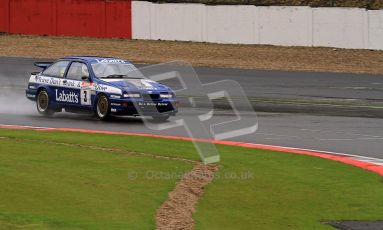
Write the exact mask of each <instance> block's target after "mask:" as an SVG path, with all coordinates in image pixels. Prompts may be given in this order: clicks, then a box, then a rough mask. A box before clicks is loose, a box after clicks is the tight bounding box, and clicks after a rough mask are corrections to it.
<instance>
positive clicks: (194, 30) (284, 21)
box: [132, 1, 383, 50]
mask: <svg viewBox="0 0 383 230" xmlns="http://www.w3.org/2000/svg"><path fill="white" fill-rule="evenodd" d="M132 37H133V39H149V40H178V41H197V42H213V43H229V44H230V43H231V44H268V45H281V46H316V47H318V46H319V47H320V46H325V47H338V48H351V49H375V50H383V10H365V9H358V8H311V7H293V6H291V7H278V6H271V7H265V6H248V5H246V6H245V5H244V6H234V5H226V6H207V5H203V4H180V3H175V4H171V3H169V4H156V3H150V2H145V1H132Z"/></svg>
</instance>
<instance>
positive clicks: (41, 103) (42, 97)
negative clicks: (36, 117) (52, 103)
mask: <svg viewBox="0 0 383 230" xmlns="http://www.w3.org/2000/svg"><path fill="white" fill-rule="evenodd" d="M36 107H37V111H38V112H39V113H40V114H42V115H45V116H51V115H53V114H54V111H53V110H52V109H51V108H49V95H48V92H47V91H46V90H45V89H43V90H41V91H40V92H39V93H38V94H37V99H36Z"/></svg>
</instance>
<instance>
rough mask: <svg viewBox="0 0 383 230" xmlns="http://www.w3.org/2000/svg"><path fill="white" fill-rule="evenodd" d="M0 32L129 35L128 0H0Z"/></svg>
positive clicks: (91, 35) (130, 28)
mask: <svg viewBox="0 0 383 230" xmlns="http://www.w3.org/2000/svg"><path fill="white" fill-rule="evenodd" d="M0 32H9V33H14V34H37V35H59V36H60V35H62V36H89V37H117V38H131V34H132V26H131V0H107V1H106V0H1V2H0Z"/></svg>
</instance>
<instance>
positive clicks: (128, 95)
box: [124, 93, 141, 98]
mask: <svg viewBox="0 0 383 230" xmlns="http://www.w3.org/2000/svg"><path fill="white" fill-rule="evenodd" d="M124 97H125V98H139V97H141V94H139V93H124Z"/></svg>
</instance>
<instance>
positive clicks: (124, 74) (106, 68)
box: [92, 63, 143, 79]
mask: <svg viewBox="0 0 383 230" xmlns="http://www.w3.org/2000/svg"><path fill="white" fill-rule="evenodd" d="M92 69H93V72H94V74H95V75H96V77H97V78H104V79H105V78H129V79H132V78H143V76H142V74H141V73H140V72H139V70H138V69H137V68H136V67H135V66H134V65H133V64H131V63H93V64H92Z"/></svg>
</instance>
